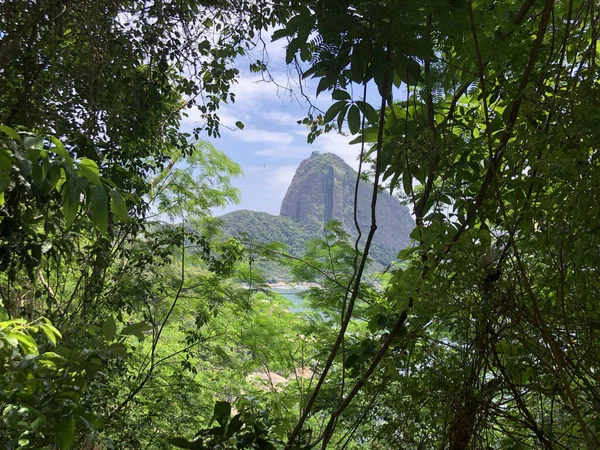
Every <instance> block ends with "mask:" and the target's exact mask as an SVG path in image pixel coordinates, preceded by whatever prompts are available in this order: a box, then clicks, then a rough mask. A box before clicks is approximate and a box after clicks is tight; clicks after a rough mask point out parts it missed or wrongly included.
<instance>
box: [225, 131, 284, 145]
mask: <svg viewBox="0 0 600 450" xmlns="http://www.w3.org/2000/svg"><path fill="white" fill-rule="evenodd" d="M231 136H232V137H234V138H236V139H239V140H241V141H245V142H263V143H264V142H269V143H277V144H291V143H292V142H294V136H293V135H292V134H290V133H285V132H281V131H268V130H260V129H257V128H244V129H243V130H236V131H235V133H231Z"/></svg>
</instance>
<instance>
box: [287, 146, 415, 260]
mask: <svg viewBox="0 0 600 450" xmlns="http://www.w3.org/2000/svg"><path fill="white" fill-rule="evenodd" d="M356 179H357V173H356V171H355V170H354V169H352V167H350V166H349V165H348V164H346V163H345V162H344V160H342V158H340V157H339V156H337V155H334V154H333V153H318V152H313V154H312V155H311V156H310V157H309V158H307V159H305V160H304V161H302V162H301V163H300V166H299V167H298V169H297V170H296V173H295V174H294V178H293V179H292V183H291V184H290V186H289V188H288V190H287V192H286V194H285V197H284V199H283V202H282V203H281V210H280V215H282V216H284V217H289V218H290V219H292V220H294V221H296V222H299V223H302V224H305V225H308V226H315V225H316V226H319V227H322V226H323V225H324V224H325V223H327V222H328V221H330V220H332V219H335V220H338V221H340V222H341V223H342V224H343V226H344V228H345V229H346V230H347V231H348V232H349V233H350V235H351V236H353V237H355V236H357V229H356V226H355V224H354V191H355V184H356ZM372 193H373V184H372V183H367V182H364V181H361V182H360V183H359V187H358V208H357V219H358V224H359V227H360V229H361V232H362V235H363V236H366V234H367V233H368V230H369V227H370V225H371V198H372ZM376 217H377V232H376V233H375V238H374V245H375V246H376V247H380V251H385V253H387V254H388V255H393V256H391V258H390V259H392V258H393V257H395V255H396V254H397V253H398V251H399V250H401V249H402V248H404V247H406V246H407V245H408V243H409V242H410V238H409V235H410V232H411V231H412V229H413V227H414V221H413V219H412V217H411V215H410V212H409V210H408V208H407V207H406V206H404V205H402V204H401V203H400V201H399V200H398V199H397V198H395V197H393V196H391V195H390V194H388V193H387V192H380V193H379V194H378V195H377V208H376ZM378 259H379V258H378Z"/></svg>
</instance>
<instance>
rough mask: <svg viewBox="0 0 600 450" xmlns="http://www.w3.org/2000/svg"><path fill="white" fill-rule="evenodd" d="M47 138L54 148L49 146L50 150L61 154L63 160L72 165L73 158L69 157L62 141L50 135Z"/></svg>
mask: <svg viewBox="0 0 600 450" xmlns="http://www.w3.org/2000/svg"><path fill="white" fill-rule="evenodd" d="M49 140H50V142H52V143H53V144H54V148H51V149H50V150H51V151H53V152H54V153H56V154H57V155H58V156H62V157H63V159H64V160H65V162H66V163H67V164H68V165H69V166H70V167H73V158H71V155H69V152H68V151H67V149H66V148H65V146H64V145H63V143H62V142H60V141H59V140H58V139H56V138H55V137H54V136H50V138H49Z"/></svg>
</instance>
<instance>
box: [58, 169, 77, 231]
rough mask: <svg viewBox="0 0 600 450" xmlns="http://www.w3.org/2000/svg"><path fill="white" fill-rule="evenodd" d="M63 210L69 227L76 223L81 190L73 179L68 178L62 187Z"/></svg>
mask: <svg viewBox="0 0 600 450" xmlns="http://www.w3.org/2000/svg"><path fill="white" fill-rule="evenodd" d="M62 194H63V195H62V209H63V215H64V216H65V222H66V225H67V227H68V226H70V225H71V224H72V223H73V222H75V218H76V217H77V213H78V212H79V204H80V200H79V189H78V188H77V184H76V181H75V180H74V179H73V177H68V178H66V181H65V182H64V184H63V185H62Z"/></svg>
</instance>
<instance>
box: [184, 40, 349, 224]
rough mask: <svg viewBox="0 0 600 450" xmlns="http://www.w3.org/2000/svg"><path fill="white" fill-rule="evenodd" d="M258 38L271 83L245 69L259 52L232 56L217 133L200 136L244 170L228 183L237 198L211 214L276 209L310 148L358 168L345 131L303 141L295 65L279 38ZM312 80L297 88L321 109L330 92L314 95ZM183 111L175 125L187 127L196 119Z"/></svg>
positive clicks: (305, 130)
mask: <svg viewBox="0 0 600 450" xmlns="http://www.w3.org/2000/svg"><path fill="white" fill-rule="evenodd" d="M263 39H264V41H265V42H266V43H267V47H266V50H267V52H268V58H269V62H268V67H269V74H270V76H271V77H272V78H273V79H274V81H275V83H272V82H266V81H264V80H263V78H264V77H263V75H262V74H253V73H251V72H250V70H249V64H250V61H251V60H253V61H256V60H257V59H259V58H260V56H261V55H260V54H259V52H258V51H257V52H255V53H250V55H248V56H246V57H240V58H239V59H238V60H237V61H236V67H237V68H238V69H239V70H240V77H239V79H238V83H237V84H234V86H233V87H232V92H234V93H235V96H236V100H235V103H232V104H226V105H222V106H221V108H220V110H219V117H220V119H221V137H220V138H216V139H211V138H208V137H207V136H204V137H202V138H203V139H205V140H207V141H209V142H211V143H212V144H213V145H214V146H215V148H217V149H219V150H221V151H222V152H224V153H225V154H226V155H227V156H228V157H229V158H231V159H232V160H234V161H235V162H236V163H238V164H239V165H240V166H241V167H242V170H243V171H244V175H243V176H242V177H239V178H237V179H236V180H234V182H233V185H234V186H235V187H237V188H238V189H239V190H240V191H241V203H240V204H237V205H228V206H227V207H226V208H225V209H223V210H214V211H213V213H214V214H215V215H221V214H224V213H226V212H230V211H234V210H237V209H251V210H255V211H264V212H268V213H271V214H279V208H280V206H281V201H282V200H283V197H284V195H285V192H286V190H287V188H288V186H289V185H290V183H291V181H292V177H293V176H294V172H295V171H296V168H297V167H298V165H299V164H300V162H301V161H302V160H304V159H306V158H308V157H309V156H310V155H311V153H312V152H314V151H318V152H321V153H325V152H331V153H335V154H337V155H339V156H340V157H341V158H343V159H344V161H346V162H347V163H348V164H349V165H350V166H352V167H354V168H355V169H356V168H357V167H358V159H357V156H358V154H359V153H360V146H359V145H348V142H349V141H350V140H352V138H351V137H350V136H343V135H341V134H338V133H335V132H330V133H327V134H324V135H322V136H319V137H318V138H317V139H316V141H315V142H314V143H312V144H308V143H307V142H306V137H307V135H308V128H307V127H306V126H305V125H298V123H297V121H298V120H302V119H303V118H304V117H306V115H307V112H308V107H309V105H308V103H307V102H306V100H305V99H304V98H303V97H302V93H301V91H300V88H299V87H298V75H297V73H296V72H295V69H293V68H287V67H286V64H285V48H284V45H285V40H280V41H277V42H270V41H271V39H270V35H269V34H268V33H267V34H266V35H264V36H263ZM317 81H318V80H317ZM316 84H317V83H316V82H314V81H311V80H307V82H306V84H305V85H303V92H304V94H306V95H308V96H309V97H310V99H311V102H312V103H313V104H314V105H315V106H317V107H319V108H320V109H321V110H323V111H326V110H327V108H328V107H329V106H330V105H331V103H332V100H331V96H330V94H328V93H327V92H323V93H321V94H320V95H319V97H318V98H315V95H314V94H315V87H316ZM187 113H188V117H187V118H184V120H183V122H182V126H181V129H182V130H183V131H188V132H189V131H191V130H192V129H193V128H194V127H197V126H199V125H201V122H200V119H199V113H198V112H197V111H194V110H188V111H187ZM237 121H242V122H243V123H244V129H238V128H237V127H236V126H235V123H236V122H237Z"/></svg>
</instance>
